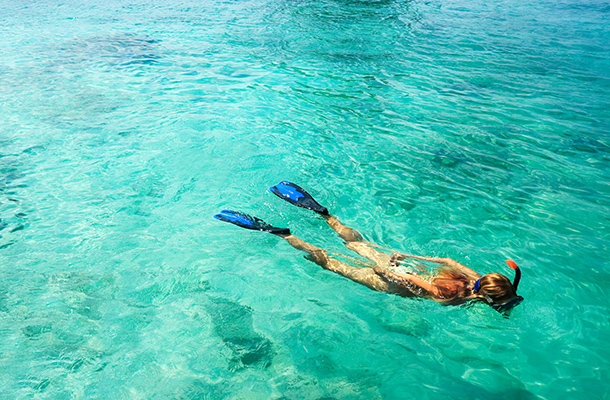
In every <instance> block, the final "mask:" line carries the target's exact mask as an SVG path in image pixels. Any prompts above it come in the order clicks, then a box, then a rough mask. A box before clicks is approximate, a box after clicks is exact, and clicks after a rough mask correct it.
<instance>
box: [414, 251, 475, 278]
mask: <svg viewBox="0 0 610 400" xmlns="http://www.w3.org/2000/svg"><path fill="white" fill-rule="evenodd" d="M404 256H405V257H408V258H415V259H416V260H424V261H430V262H435V263H437V264H446V265H448V266H450V267H453V268H455V269H458V270H461V271H464V272H465V273H467V274H470V275H473V276H476V277H480V276H481V274H479V273H478V272H476V271H473V270H471V269H470V268H468V267H467V266H465V265H462V264H460V263H459V262H457V261H455V260H452V259H451V258H441V257H425V256H414V255H412V254H404Z"/></svg>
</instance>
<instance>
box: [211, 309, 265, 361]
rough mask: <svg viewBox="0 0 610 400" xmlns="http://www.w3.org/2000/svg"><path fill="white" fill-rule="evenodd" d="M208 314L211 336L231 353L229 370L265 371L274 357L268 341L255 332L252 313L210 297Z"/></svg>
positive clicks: (249, 310) (250, 310)
mask: <svg viewBox="0 0 610 400" xmlns="http://www.w3.org/2000/svg"><path fill="white" fill-rule="evenodd" d="M207 311H208V313H209V314H210V316H211V317H212V322H213V324H214V332H215V333H216V334H217V335H218V336H219V337H220V338H221V339H222V341H223V342H224V344H225V345H226V346H227V347H228V348H229V349H230V350H231V353H232V357H231V359H230V360H229V369H231V370H239V369H242V368H246V367H254V368H267V367H269V366H270V365H271V363H272V362H273V356H274V354H275V352H274V350H273V345H272V343H271V341H270V340H269V339H267V338H265V337H264V336H262V335H260V334H259V333H258V332H256V330H255V329H254V323H253V320H252V309H251V308H250V307H247V306H243V305H241V304H239V303H237V302H234V301H232V300H229V299H226V298H223V297H210V303H209V304H208V306H207Z"/></svg>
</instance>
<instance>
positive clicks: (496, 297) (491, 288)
mask: <svg viewBox="0 0 610 400" xmlns="http://www.w3.org/2000/svg"><path fill="white" fill-rule="evenodd" d="M477 293H478V294H480V295H483V296H489V297H490V298H491V299H492V300H493V301H494V302H496V303H503V302H505V301H507V300H510V299H512V298H514V297H515V296H517V292H516V291H515V288H514V287H513V284H512V283H511V282H510V280H509V279H508V278H507V277H505V276H504V275H502V274H499V273H497V272H492V273H491V274H487V275H484V276H483V277H482V278H481V280H480V283H479V290H478V292H477Z"/></svg>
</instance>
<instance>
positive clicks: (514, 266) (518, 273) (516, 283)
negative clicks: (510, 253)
mask: <svg viewBox="0 0 610 400" xmlns="http://www.w3.org/2000/svg"><path fill="white" fill-rule="evenodd" d="M506 263H507V264H508V266H509V267H511V268H512V269H514V270H515V280H514V281H513V287H514V288H515V292H517V286H519V281H520V280H521V270H520V269H519V267H518V266H517V264H516V263H515V262H514V261H511V260H506Z"/></svg>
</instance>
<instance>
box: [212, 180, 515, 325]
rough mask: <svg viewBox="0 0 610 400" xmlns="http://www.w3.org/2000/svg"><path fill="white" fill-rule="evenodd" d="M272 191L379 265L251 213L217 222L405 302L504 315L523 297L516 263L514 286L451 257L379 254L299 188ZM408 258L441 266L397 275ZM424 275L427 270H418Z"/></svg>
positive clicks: (277, 187)
mask: <svg viewBox="0 0 610 400" xmlns="http://www.w3.org/2000/svg"><path fill="white" fill-rule="evenodd" d="M270 190H271V192H273V193H274V194H276V195H277V196H279V197H280V198H282V199H284V200H286V201H288V202H289V203H291V204H294V205H296V206H299V207H303V208H307V209H309V210H312V211H315V212H316V213H318V214H320V215H321V216H323V217H324V218H325V219H326V222H327V223H328V225H329V226H330V227H331V228H332V229H333V230H334V231H335V232H337V233H338V234H339V236H340V237H341V238H342V239H343V240H345V245H346V246H347V247H348V248H349V249H351V250H353V251H355V252H357V253H358V254H360V255H361V256H363V257H365V258H367V259H369V260H371V261H373V262H374V263H375V266H374V267H373V268H363V267H354V266H351V265H348V264H346V263H344V262H342V261H339V260H337V259H334V258H331V257H329V255H328V252H326V251H325V250H323V249H320V248H318V247H316V246H314V245H312V244H309V243H307V242H304V241H303V240H301V239H299V238H297V237H296V236H294V235H292V234H291V233H290V230H289V229H284V228H276V227H273V226H271V225H269V224H267V223H265V222H264V221H262V220H260V219H258V218H256V217H252V216H250V215H247V214H243V213H240V212H236V211H231V210H223V211H222V212H221V213H220V214H217V215H215V216H214V217H215V218H216V219H219V220H222V221H225V222H230V223H232V224H235V225H238V226H241V227H242V228H247V229H254V230H260V231H266V232H270V233H272V234H274V235H277V236H279V237H282V238H284V239H286V241H287V242H288V243H290V244H291V245H292V247H294V248H296V249H298V250H302V251H305V252H307V253H309V255H310V256H309V258H310V259H311V260H312V261H314V262H315V263H316V264H318V265H320V266H322V267H323V268H325V269H327V270H329V271H333V272H336V273H338V274H340V275H343V276H345V277H346V278H349V279H351V280H353V281H354V282H358V283H360V284H363V285H365V286H367V287H369V288H371V289H373V290H377V291H380V292H386V293H394V294H398V295H400V296H404V297H424V298H429V299H432V300H435V301H438V302H440V303H443V304H446V305H458V304H462V303H465V302H467V301H470V300H479V301H483V302H485V303H486V304H488V305H490V306H491V307H493V308H494V309H495V310H496V311H498V312H501V313H504V314H507V313H508V312H509V311H510V310H511V309H512V308H513V307H515V306H516V305H517V304H519V303H520V302H521V301H522V300H523V297H521V296H519V295H517V286H518V285H519V280H520V279H521V271H520V270H519V267H518V266H517V264H515V263H514V262H513V261H510V260H507V261H506V263H507V264H508V265H509V266H510V267H511V268H512V269H514V270H515V280H514V282H513V283H511V282H510V280H509V279H508V278H507V277H506V276H504V275H502V274H499V273H491V274H486V275H484V276H481V275H480V274H478V273H477V272H475V271H473V270H471V269H470V268H468V267H466V266H464V265H462V264H460V263H458V262H457V261H454V260H452V259H450V258H439V257H422V256H414V255H408V254H401V253H394V254H392V255H388V254H386V253H383V252H381V251H379V250H377V249H376V248H375V246H374V245H373V244H371V243H368V242H366V241H364V240H363V237H362V235H360V233H358V232H357V231H356V230H354V229H352V228H349V227H347V226H345V225H343V224H342V223H341V222H340V221H339V220H338V219H337V218H335V217H334V216H332V215H330V214H329V212H328V210H327V209H326V207H323V206H321V205H320V204H318V202H316V201H315V200H314V199H313V197H311V196H310V195H309V193H307V192H306V191H305V190H304V189H303V188H301V187H300V186H298V185H296V184H294V183H290V182H287V181H283V182H280V183H279V184H277V185H275V186H272V187H271V188H270ZM407 259H415V260H422V261H429V262H432V263H435V264H439V267H438V268H437V271H436V272H435V273H434V274H431V275H426V274H423V275H417V274H415V273H404V272H400V271H396V269H398V268H399V267H400V266H401V261H404V260H407ZM414 272H417V271H414ZM420 272H423V270H422V269H420Z"/></svg>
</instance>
